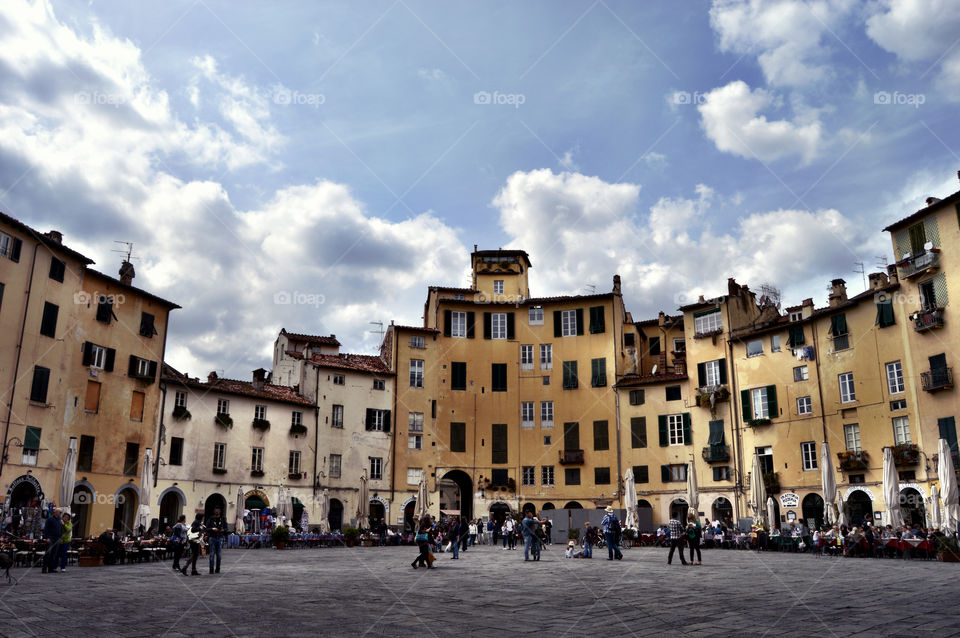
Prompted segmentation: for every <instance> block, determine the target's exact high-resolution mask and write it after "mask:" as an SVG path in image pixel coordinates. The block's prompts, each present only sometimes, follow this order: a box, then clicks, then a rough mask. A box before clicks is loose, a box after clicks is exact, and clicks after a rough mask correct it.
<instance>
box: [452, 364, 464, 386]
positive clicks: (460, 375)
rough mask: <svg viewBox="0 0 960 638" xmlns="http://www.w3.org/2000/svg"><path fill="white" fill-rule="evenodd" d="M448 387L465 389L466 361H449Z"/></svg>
mask: <svg viewBox="0 0 960 638" xmlns="http://www.w3.org/2000/svg"><path fill="white" fill-rule="evenodd" d="M450 389H451V390H466V389H467V362H466V361H451V362H450Z"/></svg>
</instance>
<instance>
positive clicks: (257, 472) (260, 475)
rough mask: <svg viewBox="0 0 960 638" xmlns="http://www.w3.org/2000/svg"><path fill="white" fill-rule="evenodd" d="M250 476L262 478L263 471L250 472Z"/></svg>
mask: <svg viewBox="0 0 960 638" xmlns="http://www.w3.org/2000/svg"><path fill="white" fill-rule="evenodd" d="M250 476H256V477H258V478H259V477H262V476H263V470H250Z"/></svg>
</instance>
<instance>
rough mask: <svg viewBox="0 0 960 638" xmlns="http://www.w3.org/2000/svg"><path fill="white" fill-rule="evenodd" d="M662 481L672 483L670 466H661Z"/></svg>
mask: <svg viewBox="0 0 960 638" xmlns="http://www.w3.org/2000/svg"><path fill="white" fill-rule="evenodd" d="M660 480H661V481H662V482H664V483H669V482H670V466H669V465H661V466H660Z"/></svg>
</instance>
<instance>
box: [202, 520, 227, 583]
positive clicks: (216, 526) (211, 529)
mask: <svg viewBox="0 0 960 638" xmlns="http://www.w3.org/2000/svg"><path fill="white" fill-rule="evenodd" d="M204 526H205V527H206V528H207V536H208V537H209V539H210V573H211V574H213V573H217V574H219V573H220V556H221V554H222V553H223V539H224V537H225V536H226V535H227V522H226V521H225V520H223V516H221V515H220V508H219V507H218V508H216V509H215V510H213V516H211V517H210V518H208V519H207V521H206V523H204ZM214 559H216V560H214ZM214 563H216V565H214ZM214 567H216V570H214Z"/></svg>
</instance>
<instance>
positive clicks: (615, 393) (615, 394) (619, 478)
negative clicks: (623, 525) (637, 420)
mask: <svg viewBox="0 0 960 638" xmlns="http://www.w3.org/2000/svg"><path fill="white" fill-rule="evenodd" d="M613 402H614V407H615V408H616V412H617V491H618V492H620V502H621V503H623V509H627V502H626V501H625V500H623V499H624V496H623V489H622V488H621V487H620V486H621V485H622V481H623V471H622V470H623V467H622V466H621V462H620V393H619V392H618V391H617V387H616V385H614V388H613ZM634 478H636V477H634ZM633 505H636V504H635V503H631V506H633Z"/></svg>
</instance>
